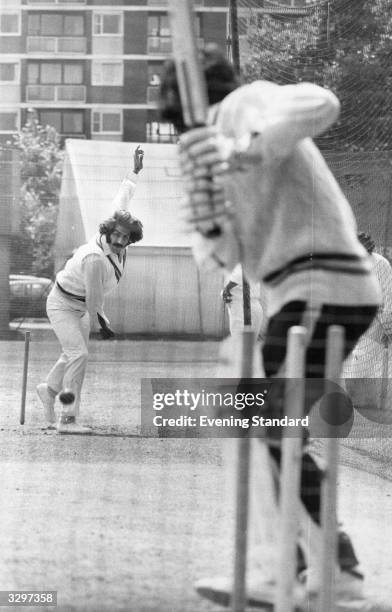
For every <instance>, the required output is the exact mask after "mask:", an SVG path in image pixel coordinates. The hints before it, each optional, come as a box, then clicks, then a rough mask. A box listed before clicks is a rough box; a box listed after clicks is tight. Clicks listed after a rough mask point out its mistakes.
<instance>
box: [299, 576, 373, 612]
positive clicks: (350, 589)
mask: <svg viewBox="0 0 392 612" xmlns="http://www.w3.org/2000/svg"><path fill="white" fill-rule="evenodd" d="M299 581H300V582H301V583H302V584H303V585H304V587H305V593H306V597H307V598H310V599H313V598H316V597H317V596H318V594H319V592H320V590H321V588H320V583H319V579H318V576H317V574H316V571H315V570H314V569H313V568H312V569H310V568H308V569H305V570H303V572H301V573H300V575H299ZM363 586H364V577H363V574H362V573H361V572H360V571H359V570H358V568H357V567H353V568H352V569H345V570H338V572H337V575H336V579H335V585H334V588H335V602H336V604H337V605H338V604H340V603H344V602H348V601H362V600H363V599H364V588H363Z"/></svg>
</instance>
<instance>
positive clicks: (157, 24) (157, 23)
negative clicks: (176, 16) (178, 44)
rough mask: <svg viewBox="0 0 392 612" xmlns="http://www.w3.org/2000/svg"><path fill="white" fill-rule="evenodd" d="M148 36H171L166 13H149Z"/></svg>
mask: <svg viewBox="0 0 392 612" xmlns="http://www.w3.org/2000/svg"><path fill="white" fill-rule="evenodd" d="M148 35H149V36H171V32H170V24H169V17H168V16H167V15H150V16H149V18H148Z"/></svg>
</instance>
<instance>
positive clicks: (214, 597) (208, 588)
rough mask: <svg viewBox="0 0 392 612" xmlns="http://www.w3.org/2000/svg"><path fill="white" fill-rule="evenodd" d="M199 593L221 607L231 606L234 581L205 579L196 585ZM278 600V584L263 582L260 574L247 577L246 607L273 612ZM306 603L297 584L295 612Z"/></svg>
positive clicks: (301, 588) (294, 594) (294, 590)
mask: <svg viewBox="0 0 392 612" xmlns="http://www.w3.org/2000/svg"><path fill="white" fill-rule="evenodd" d="M195 589H196V591H197V593H198V594H199V595H200V596H201V597H204V598H205V599H208V600H209V601H212V602H214V603H216V604H219V605H221V606H226V607H228V606H230V604H231V598H232V592H233V580H231V579H229V578H227V577H226V576H215V577H212V578H204V579H201V580H199V581H198V582H196V583H195ZM275 598H276V583H275V582H274V581H272V580H271V581H268V580H263V578H262V576H261V575H260V573H258V574H255V575H254V576H247V580H246V605H247V606H249V607H251V608H262V609H263V610H273V608H274V601H275ZM303 601H304V590H303V587H302V586H301V585H300V584H296V585H295V586H294V589H293V602H294V604H295V611H296V612H297V611H298V612H299V611H300V610H301V604H302V602H303Z"/></svg>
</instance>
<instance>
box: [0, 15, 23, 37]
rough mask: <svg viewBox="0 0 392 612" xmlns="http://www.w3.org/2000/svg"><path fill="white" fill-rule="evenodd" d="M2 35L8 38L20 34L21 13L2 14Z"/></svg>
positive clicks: (0, 18)
mask: <svg viewBox="0 0 392 612" xmlns="http://www.w3.org/2000/svg"><path fill="white" fill-rule="evenodd" d="M0 33H1V34H3V35H8V36H15V35H19V34H20V13H9V12H7V13H6V12H2V13H0Z"/></svg>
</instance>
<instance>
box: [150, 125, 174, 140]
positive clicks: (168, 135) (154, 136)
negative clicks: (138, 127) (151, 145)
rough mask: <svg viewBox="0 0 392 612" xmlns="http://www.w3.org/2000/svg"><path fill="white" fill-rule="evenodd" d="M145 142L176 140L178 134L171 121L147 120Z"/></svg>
mask: <svg viewBox="0 0 392 612" xmlns="http://www.w3.org/2000/svg"><path fill="white" fill-rule="evenodd" d="M146 140H147V142H177V140H178V135H177V133H176V130H175V129H174V126H173V125H172V124H171V123H160V122H159V121H149V122H148V123H147V124H146Z"/></svg>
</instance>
